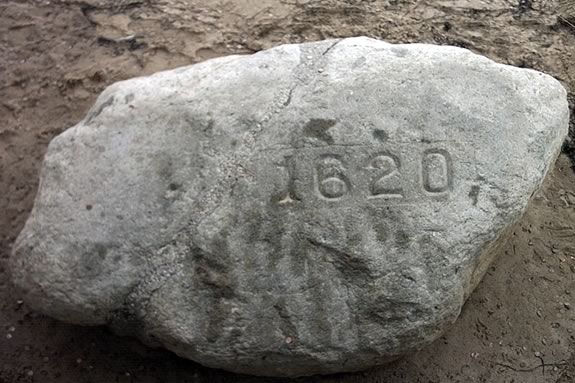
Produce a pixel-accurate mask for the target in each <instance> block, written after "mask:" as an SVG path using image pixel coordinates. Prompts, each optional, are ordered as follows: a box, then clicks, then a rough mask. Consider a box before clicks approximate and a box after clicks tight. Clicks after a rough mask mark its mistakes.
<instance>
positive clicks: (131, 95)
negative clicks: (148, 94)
mask: <svg viewBox="0 0 575 383" xmlns="http://www.w3.org/2000/svg"><path fill="white" fill-rule="evenodd" d="M133 100H134V93H130V94H127V95H126V97H124V101H125V102H126V104H129V103H130V102H132V101H133Z"/></svg>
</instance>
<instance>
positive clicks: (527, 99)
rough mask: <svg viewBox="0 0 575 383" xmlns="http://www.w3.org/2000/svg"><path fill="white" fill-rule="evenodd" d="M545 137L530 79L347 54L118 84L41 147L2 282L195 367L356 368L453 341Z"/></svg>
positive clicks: (537, 177) (531, 188)
mask: <svg viewBox="0 0 575 383" xmlns="http://www.w3.org/2000/svg"><path fill="white" fill-rule="evenodd" d="M567 126H568V108H567V102H566V93H565V90H564V89H563V88H562V87H561V85H560V84H559V83H558V82H557V81H556V80H554V79H553V78H551V77H550V76H547V75H545V74H542V73H538V72H536V71H533V70H528V69H519V68H514V67H510V66H505V65H500V64H496V63H494V62H493V61H491V60H489V59H487V58H485V57H482V56H479V55H476V54H473V53H471V52H469V51H468V50H465V49H460V48H454V47H439V46H430V45H390V44H386V43H384V42H381V41H377V40H372V39H368V38H352V39H344V40H331V41H322V42H317V43H310V44H302V45H284V46H280V47H277V48H274V49H270V50H267V51H263V52H259V53H257V54H254V55H251V56H242V57H240V56H231V57H224V58H219V59H214V60H209V61H206V62H204V63H201V64H197V65H193V66H189V67H184V68H179V69H176V70H172V71H166V72H161V73H158V74H155V75H153V76H150V77H142V78H136V79H132V80H128V81H123V82H120V83H117V84H114V85H112V86H110V87H109V88H108V89H107V90H106V91H104V93H103V94H102V95H101V96H100V98H99V99H98V101H97V102H96V105H95V106H94V107H93V109H92V110H91V111H90V112H89V114H88V116H87V117H86V118H85V119H84V120H83V121H81V122H80V123H79V124H78V125H76V126H75V127H73V128H71V129H69V130H67V131H65V132H64V133H63V134H61V135H60V136H58V137H56V138H55V139H54V140H53V141H52V142H51V143H50V147H49V149H48V152H47V154H46V158H45V162H44V166H43V170H42V175H41V182H40V187H39V191H38V195H37V199H36V202H35V205H34V209H33V211H32V213H31V215H30V218H29V220H28V222H27V223H26V226H25V228H24V230H23V231H22V233H21V235H20V236H19V238H18V240H17V242H16V244H15V248H14V253H13V256H12V258H11V267H12V272H13V277H14V280H15V283H16V285H17V286H18V287H19V288H20V290H21V292H22V294H23V296H24V298H25V300H26V301H27V302H28V303H29V304H30V305H31V306H32V307H33V308H35V309H37V310H39V311H41V312H43V313H46V314H48V315H51V316H53V317H55V318H59V319H61V320H64V321H68V322H73V323H78V324H85V325H100V324H108V325H109V326H111V327H112V328H113V329H114V330H115V331H117V332H119V333H121V334H131V335H135V336H138V337H139V338H140V339H142V340H143V341H144V342H146V343H147V344H150V345H156V346H163V347H166V348H168V349H170V350H172V351H174V352H175V353H177V354H178V355H181V356H183V357H186V358H189V359H192V360H195V361H197V362H199V363H202V364H204V365H206V366H211V367H217V368H223V369H227V370H231V371H236V372H242V373H249V374H257V375H270V376H299V375H310V374H318V373H319V374H325V373H334V372H339V371H352V370H358V369H364V368H368V367H371V366H375V365H379V364H382V363H385V362H388V361H390V360H393V359H395V358H397V357H399V356H401V355H404V354H406V353H410V352H413V351H415V350H418V349H420V348H421V347H423V346H425V345H427V344H429V343H430V342H432V341H433V340H434V339H436V338H437V337H438V336H440V335H441V334H442V332H443V331H444V330H445V329H446V328H447V327H448V326H449V325H450V324H451V323H453V322H454V321H455V319H456V318H457V316H458V315H459V313H460V310H461V307H462V305H463V303H464V301H465V299H466V298H467V297H468V296H469V294H470V292H471V291H472V290H473V289H474V287H475V286H476V284H477V283H478V282H479V280H480V278H481V276H482V275H483V273H484V271H485V270H486V268H487V267H488V265H489V262H490V261H491V258H492V257H493V254H495V253H496V252H495V251H493V250H494V248H495V247H496V246H497V244H498V243H499V242H500V241H497V239H498V238H502V236H504V234H505V229H506V228H508V227H509V225H510V224H512V223H513V222H514V221H515V220H516V219H517V218H518V217H520V215H521V214H522V212H523V211H524V210H525V208H526V206H527V203H528V200H529V198H530V196H531V195H532V194H533V193H534V192H535V190H536V189H537V188H538V187H539V185H540V184H541V182H542V180H543V178H544V176H545V174H546V172H547V170H548V169H549V167H550V166H551V165H552V164H553V162H554V160H555V159H556V156H557V155H558V153H559V150H560V146H561V144H562V141H563V139H564V138H565V136H566V133H567Z"/></svg>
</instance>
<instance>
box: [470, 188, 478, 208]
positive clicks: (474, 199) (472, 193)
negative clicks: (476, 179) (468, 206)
mask: <svg viewBox="0 0 575 383" xmlns="http://www.w3.org/2000/svg"><path fill="white" fill-rule="evenodd" d="M479 190H480V187H479V185H473V186H472V187H471V190H470V191H469V198H471V201H472V203H473V206H475V205H477V201H478V200H479Z"/></svg>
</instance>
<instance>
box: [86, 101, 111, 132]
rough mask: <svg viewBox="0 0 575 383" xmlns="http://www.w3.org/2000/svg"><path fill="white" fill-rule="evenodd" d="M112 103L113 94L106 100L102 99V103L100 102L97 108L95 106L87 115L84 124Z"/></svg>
mask: <svg viewBox="0 0 575 383" xmlns="http://www.w3.org/2000/svg"><path fill="white" fill-rule="evenodd" d="M112 104H114V96H111V97H110V98H108V99H107V100H106V101H104V102H103V103H102V104H100V106H98V108H96V110H94V111H93V112H92V113H90V115H89V116H88V119H87V120H86V125H87V124H89V123H91V122H92V121H93V120H94V119H95V118H96V117H98V116H99V115H100V114H102V112H103V111H104V109H106V108H107V107H109V106H110V105H112Z"/></svg>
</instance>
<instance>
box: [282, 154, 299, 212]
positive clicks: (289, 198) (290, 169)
mask: <svg viewBox="0 0 575 383" xmlns="http://www.w3.org/2000/svg"><path fill="white" fill-rule="evenodd" d="M281 166H282V167H284V168H286V169H287V173H288V183H287V190H286V191H285V192H284V193H282V196H283V197H281V198H280V199H279V200H278V204H279V205H286V204H290V203H293V202H295V201H299V198H297V196H296V192H295V180H294V173H295V161H294V159H293V156H285V157H284V161H283V164H282V165H281Z"/></svg>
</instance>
